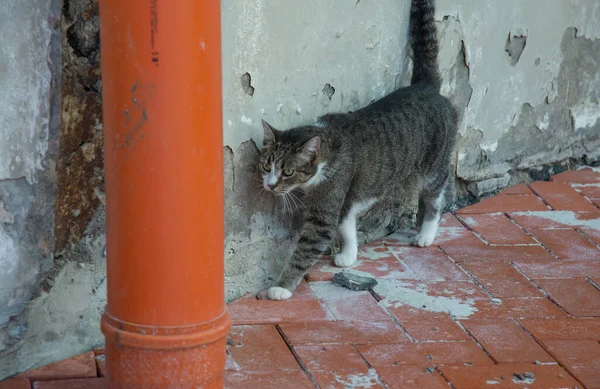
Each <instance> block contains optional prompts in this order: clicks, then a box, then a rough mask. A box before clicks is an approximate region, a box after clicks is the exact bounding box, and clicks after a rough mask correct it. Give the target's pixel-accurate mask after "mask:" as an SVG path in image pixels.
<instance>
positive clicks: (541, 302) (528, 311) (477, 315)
mask: <svg viewBox="0 0 600 389" xmlns="http://www.w3.org/2000/svg"><path fill="white" fill-rule="evenodd" d="M473 306H474V308H475V310H476V311H475V312H474V313H473V314H472V315H470V316H469V317H468V319H509V318H514V319H537V318H554V317H559V318H561V317H566V316H567V314H566V313H565V312H563V311H561V310H560V309H559V308H558V307H557V306H556V305H554V304H552V303H551V302H550V301H549V300H548V299H545V298H523V299H508V298H505V299H502V303H501V304H495V303H493V302H491V301H484V300H476V301H475V303H474V304H473Z"/></svg>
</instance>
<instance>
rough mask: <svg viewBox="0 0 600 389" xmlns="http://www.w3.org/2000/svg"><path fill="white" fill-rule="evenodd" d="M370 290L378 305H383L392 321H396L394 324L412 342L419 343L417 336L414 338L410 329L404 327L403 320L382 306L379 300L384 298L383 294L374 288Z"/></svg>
mask: <svg viewBox="0 0 600 389" xmlns="http://www.w3.org/2000/svg"><path fill="white" fill-rule="evenodd" d="M369 292H370V294H371V296H373V298H374V299H375V301H377V305H378V306H379V307H381V308H382V309H383V310H384V311H385V313H387V314H388V316H389V317H390V318H391V319H392V321H393V322H394V324H395V325H396V326H398V327H399V328H400V330H401V331H402V332H403V333H404V335H406V337H407V338H408V340H410V342H411V343H417V341H416V340H415V338H413V337H412V335H411V334H409V333H408V331H407V330H406V328H404V326H403V325H402V322H400V320H398V318H397V317H396V316H395V315H394V314H393V313H391V312H390V311H389V310H388V309H387V308H385V307H382V306H381V305H379V302H380V301H381V300H383V299H382V298H381V296H380V295H378V294H377V293H376V292H375V291H373V290H371V291H369Z"/></svg>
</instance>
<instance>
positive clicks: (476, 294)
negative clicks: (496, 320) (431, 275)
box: [417, 281, 489, 300]
mask: <svg viewBox="0 0 600 389" xmlns="http://www.w3.org/2000/svg"><path fill="white" fill-rule="evenodd" d="M417 285H419V286H424V287H426V289H427V295H429V296H434V297H453V298H458V299H461V300H467V299H470V300H488V299H489V296H488V295H487V293H485V292H484V291H483V290H482V289H481V288H480V287H479V285H477V284H475V283H474V282H472V281H452V282H430V283H427V284H426V285H422V284H417Z"/></svg>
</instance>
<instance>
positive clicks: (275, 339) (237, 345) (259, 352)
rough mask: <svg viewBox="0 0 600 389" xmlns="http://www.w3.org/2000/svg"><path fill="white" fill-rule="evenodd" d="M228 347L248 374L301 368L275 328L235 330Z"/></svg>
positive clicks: (256, 327)
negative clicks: (250, 372) (249, 372)
mask: <svg viewBox="0 0 600 389" xmlns="http://www.w3.org/2000/svg"><path fill="white" fill-rule="evenodd" d="M228 343H229V346H228V350H229V353H230V355H231V357H232V358H233V360H234V361H235V362H236V363H237V364H238V366H240V367H241V369H242V370H244V371H270V370H298V369H299V368H300V366H299V365H298V363H297V362H296V359H295V358H294V356H293V354H292V353H291V351H290V350H289V348H288V346H287V345H286V344H285V342H284V340H283V338H282V337H281V335H279V332H278V331H277V329H276V328H275V327H274V326H262V325H261V326H234V327H232V328H231V331H230V334H229V342H228Z"/></svg>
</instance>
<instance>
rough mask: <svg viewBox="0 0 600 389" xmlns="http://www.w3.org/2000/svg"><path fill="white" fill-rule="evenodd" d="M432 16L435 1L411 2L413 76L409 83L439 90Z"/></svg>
mask: <svg viewBox="0 0 600 389" xmlns="http://www.w3.org/2000/svg"><path fill="white" fill-rule="evenodd" d="M434 14H435V0H412V8H411V15H410V28H411V45H412V49H413V75H412V80H411V83H412V84H416V83H418V82H425V83H428V84H431V85H434V86H435V87H436V88H437V89H438V90H439V88H440V86H441V84H442V79H441V77H440V73H439V70H438V63H437V57H438V53H439V51H440V48H439V44H438V41H437V27H436V26H435V19H434Z"/></svg>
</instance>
